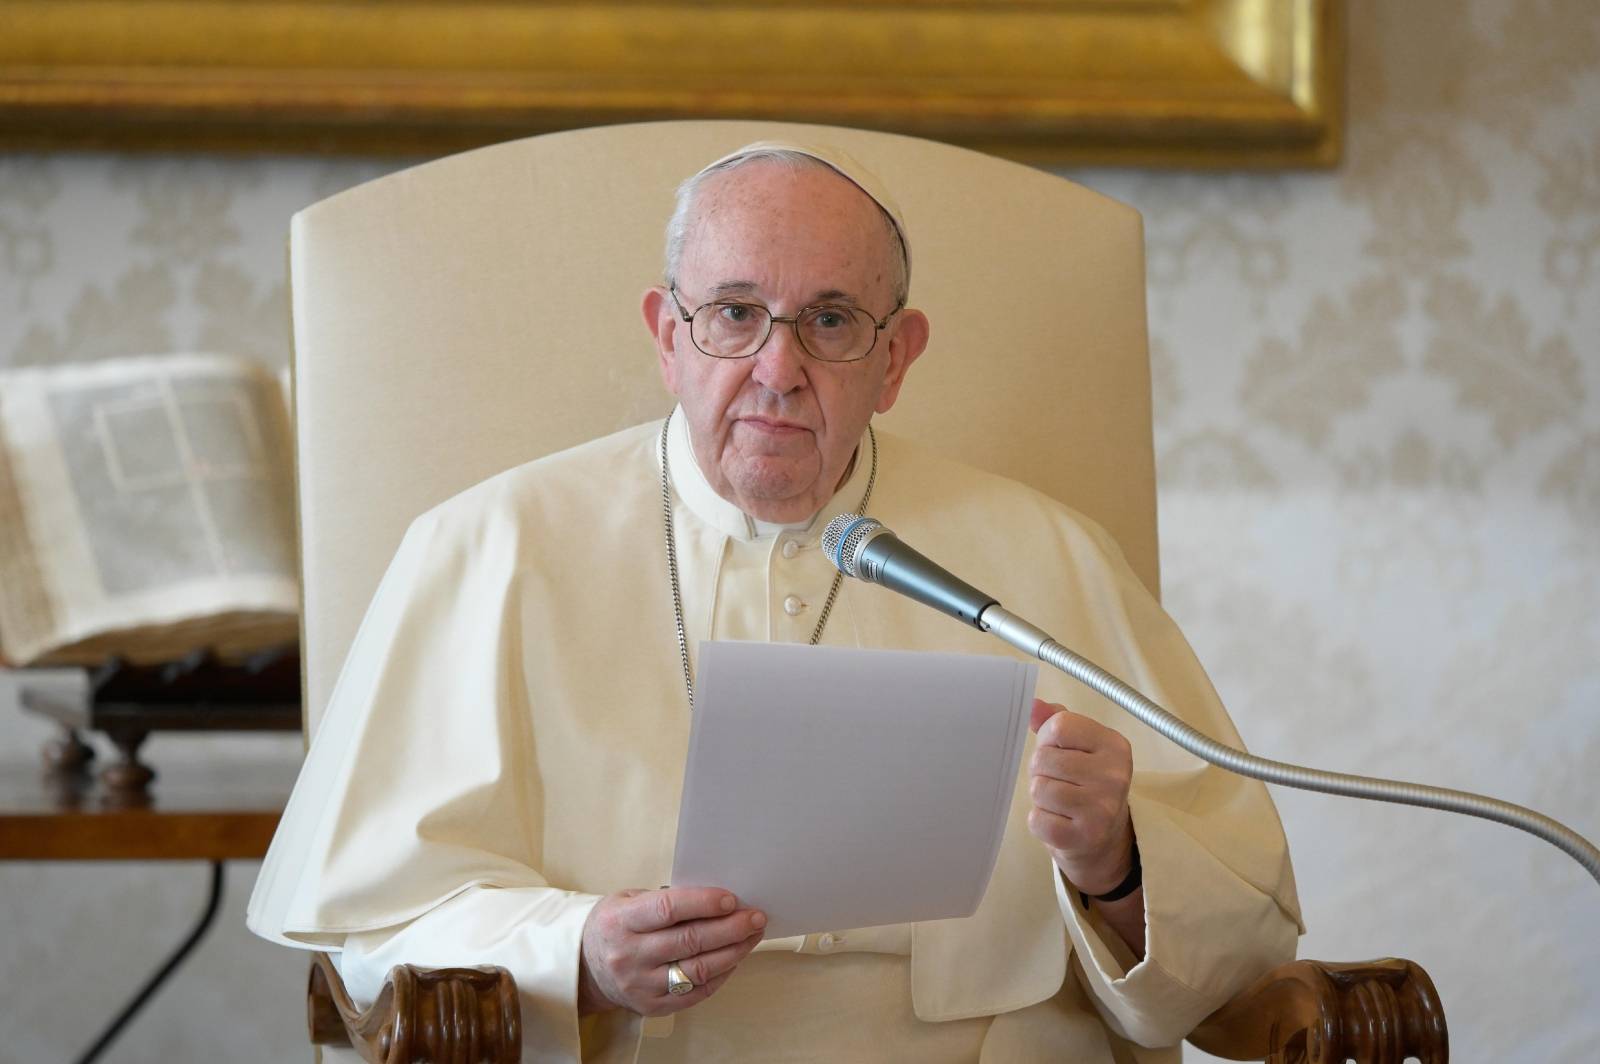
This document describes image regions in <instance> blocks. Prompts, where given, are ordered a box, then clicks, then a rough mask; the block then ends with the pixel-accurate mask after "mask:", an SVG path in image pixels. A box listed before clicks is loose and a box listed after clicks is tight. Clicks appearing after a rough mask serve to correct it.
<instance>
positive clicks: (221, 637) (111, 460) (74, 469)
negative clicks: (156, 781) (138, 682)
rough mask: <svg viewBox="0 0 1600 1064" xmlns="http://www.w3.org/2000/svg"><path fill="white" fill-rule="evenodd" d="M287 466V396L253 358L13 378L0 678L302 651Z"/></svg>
mask: <svg viewBox="0 0 1600 1064" xmlns="http://www.w3.org/2000/svg"><path fill="white" fill-rule="evenodd" d="M290 453H291V439H290V433H289V423H288V416H287V405H286V403H285V402H284V388H283V384H282V382H281V381H280V379H279V378H278V376H277V375H275V374H274V373H273V372H272V371H271V370H269V369H267V368H265V367H263V366H260V365H257V364H255V363H252V362H249V361H246V360H243V359H236V358H228V357H224V356H218V355H162V356H147V357H139V358H127V359H117V360H111V361H105V362H95V363H77V364H69V365H62V366H55V367H49V368H28V369H15V370H7V371H0V661H4V662H6V663H9V664H11V665H32V664H63V665H65V664H94V663H98V662H101V661H104V660H105V659H106V658H107V657H109V656H111V655H119V656H122V657H124V658H127V659H129V660H131V661H135V662H150V661H160V660H168V659H172V658H176V657H180V656H182V655H183V654H185V653H187V652H189V651H191V650H195V649H199V648H202V647H206V648H211V649H214V650H216V651H217V652H218V653H219V654H221V655H222V656H224V657H231V656H238V655H243V654H246V653H248V652H250V651H252V650H255V649H259V648H261V647H265V646H271V645H274V644H279V643H286V642H291V641H293V640H294V639H295V638H296V636H297V634H298V621H297V617H298V612H299V590H298V582H297V579H296V568H297V567H296V562H295V547H294V542H295V541H294V516H293V499H292V492H293V488H292V483H291V476H290V457H289V456H290Z"/></svg>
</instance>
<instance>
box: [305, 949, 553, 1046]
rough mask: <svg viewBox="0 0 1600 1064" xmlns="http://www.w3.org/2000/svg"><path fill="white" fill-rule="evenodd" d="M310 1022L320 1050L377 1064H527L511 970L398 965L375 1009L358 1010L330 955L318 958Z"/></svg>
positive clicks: (312, 982)
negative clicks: (345, 1052) (350, 1050)
mask: <svg viewBox="0 0 1600 1064" xmlns="http://www.w3.org/2000/svg"><path fill="white" fill-rule="evenodd" d="M307 1022H308V1025H309V1026H310V1028H311V1041H312V1042H313V1043H314V1044H316V1045H326V1046H353V1047H354V1048H355V1050H356V1052H357V1053H359V1054H360V1055H361V1059H362V1060H365V1061H369V1062H370V1064H413V1062H418V1061H421V1062H428V1061H438V1062H440V1064H445V1062H448V1064H520V1061H521V1060H522V1014H521V1006H520V1004H519V1002H518V1000H517V986H516V983H515V982H514V981H513V980H512V978H511V973H510V972H508V971H506V970H505V969H504V968H418V967H415V966H414V965H410V964H402V965H397V966H396V967H395V968H393V969H391V970H390V972H389V977H388V979H386V980H385V981H384V984H383V989H382V990H381V991H379V993H378V998H377V1000H376V1001H374V1002H373V1003H372V1007H371V1008H369V1009H366V1010H365V1011H363V1010H361V1009H359V1008H357V1007H356V1005H355V1003H354V1002H353V1001H351V1000H350V995H349V993H348V992H347V991H346V990H345V986H344V981H343V980H342V979H340V977H339V970H338V969H337V968H336V967H334V964H333V959H332V958H331V957H329V956H328V955H327V954H326V953H318V954H315V955H314V956H313V957H312V962H311V977H310V986H309V987H308V990H307Z"/></svg>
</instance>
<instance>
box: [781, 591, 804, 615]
mask: <svg viewBox="0 0 1600 1064" xmlns="http://www.w3.org/2000/svg"><path fill="white" fill-rule="evenodd" d="M805 608H806V604H805V603H804V602H801V601H800V597H799V596H798V595H790V596H789V597H788V598H786V599H784V600H783V612H784V613H787V614H788V615H789V616H791V617H798V616H800V611H801V610H803V609H805Z"/></svg>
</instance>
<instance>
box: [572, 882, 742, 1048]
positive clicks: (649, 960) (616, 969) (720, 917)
mask: <svg viewBox="0 0 1600 1064" xmlns="http://www.w3.org/2000/svg"><path fill="white" fill-rule="evenodd" d="M766 926H767V917H766V914H765V913H762V912H758V911H757V910H755V909H741V908H739V903H738V899H736V898H735V897H734V896H733V895H732V894H729V893H728V892H727V891H725V890H717V889H715V888H713V887H667V888H664V889H662V890H624V891H622V892H621V893H618V894H608V895H606V896H605V897H604V898H601V899H600V900H599V901H598V902H597V903H596V904H595V907H594V908H593V909H592V910H591V911H590V913H589V919H588V920H587V922H585V923H584V925H583V949H582V953H581V955H580V958H579V962H578V1012H579V1014H580V1015H584V1016H587V1015H589V1014H590V1013H594V1012H605V1011H608V1010H610V1009H615V1008H623V1009H628V1010H630V1011H632V1012H637V1013H638V1014H639V1015H641V1016H665V1015H666V1014H668V1013H671V1012H677V1011H679V1010H680V1009H686V1008H688V1007H689V1006H691V1005H698V1004H699V1003H700V1002H702V1001H704V1000H705V999H706V998H708V997H710V996H711V995H712V994H715V993H716V992H717V989H718V988H719V987H720V986H722V984H723V983H725V982H727V980H728V976H730V975H732V974H733V970H734V968H736V967H738V965H739V962H740V961H742V960H744V959H745V957H747V956H748V955H749V953H750V951H751V950H753V949H755V948H756V943H758V942H760V941H761V933H762V928H764V927H766ZM674 963H676V964H677V965H678V966H679V967H680V968H682V969H683V972H684V974H685V975H687V976H688V977H689V979H690V981H692V982H693V983H694V989H693V990H691V991H690V992H689V993H687V994H679V995H674V994H669V993H667V966H668V965H670V964H674Z"/></svg>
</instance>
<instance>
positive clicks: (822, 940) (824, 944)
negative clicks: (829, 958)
mask: <svg viewBox="0 0 1600 1064" xmlns="http://www.w3.org/2000/svg"><path fill="white" fill-rule="evenodd" d="M833 942H834V939H833V933H832V932H828V931H824V932H823V933H822V934H821V935H819V936H818V937H817V948H818V949H819V950H821V951H822V952H824V953H827V952H828V951H829V950H831V949H833Z"/></svg>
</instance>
